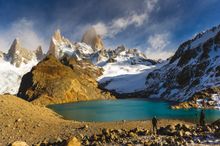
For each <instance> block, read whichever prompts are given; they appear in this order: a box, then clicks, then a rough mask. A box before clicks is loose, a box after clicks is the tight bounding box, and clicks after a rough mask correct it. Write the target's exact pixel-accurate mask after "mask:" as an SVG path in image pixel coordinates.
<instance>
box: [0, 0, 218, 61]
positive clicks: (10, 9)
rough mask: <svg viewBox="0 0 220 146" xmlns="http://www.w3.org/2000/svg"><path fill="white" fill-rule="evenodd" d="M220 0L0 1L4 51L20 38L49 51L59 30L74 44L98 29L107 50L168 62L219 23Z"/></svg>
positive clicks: (0, 47) (0, 38) (25, 43)
mask: <svg viewBox="0 0 220 146" xmlns="http://www.w3.org/2000/svg"><path fill="white" fill-rule="evenodd" d="M219 8H220V7H219V1H218V0H0V50H3V51H6V50H8V48H9V46H10V44H11V42H12V41H13V39H14V38H15V37H19V38H20V40H21V43H22V45H23V46H24V47H26V48H30V49H35V48H37V46H38V45H42V46H43V48H44V50H45V51H47V49H48V45H49V42H50V38H51V35H52V34H53V32H54V31H55V30H56V29H57V28H59V29H60V30H61V32H62V34H63V35H64V36H65V37H66V38H69V39H70V40H71V41H80V40H81V37H82V34H83V32H84V31H85V30H86V29H87V28H88V27H91V26H94V27H95V28H96V30H97V32H98V33H99V34H100V35H101V36H102V37H103V40H104V43H105V46H106V47H107V48H115V47H116V46H118V45H121V44H123V45H125V46H126V47H128V48H138V49H140V50H141V51H143V52H144V53H146V55H147V56H148V57H149V58H166V57H169V56H170V55H172V53H174V52H175V50H176V49H177V47H178V45H179V44H180V43H181V42H183V41H185V40H187V39H189V38H191V37H192V36H194V35H195V34H196V33H198V32H201V31H203V30H206V29H208V28H211V27H213V26H216V25H218V24H220V19H219V18H220V9H219Z"/></svg>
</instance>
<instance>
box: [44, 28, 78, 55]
mask: <svg viewBox="0 0 220 146" xmlns="http://www.w3.org/2000/svg"><path fill="white" fill-rule="evenodd" d="M65 48H71V49H72V43H71V42H70V41H69V40H68V39H66V38H64V37H63V36H61V32H60V30H59V29H58V30H56V31H55V32H54V35H53V36H52V39H51V41H50V47H49V50H48V52H47V55H50V54H51V55H54V56H55V57H56V58H61V57H62V56H63V55H64V53H63V52H62V49H65ZM72 51H74V50H73V49H72Z"/></svg>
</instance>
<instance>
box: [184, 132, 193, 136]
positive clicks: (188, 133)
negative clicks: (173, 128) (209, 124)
mask: <svg viewBox="0 0 220 146" xmlns="http://www.w3.org/2000/svg"><path fill="white" fill-rule="evenodd" d="M191 135H192V133H190V132H189V131H186V132H185V133H184V136H187V137H190V136H191Z"/></svg>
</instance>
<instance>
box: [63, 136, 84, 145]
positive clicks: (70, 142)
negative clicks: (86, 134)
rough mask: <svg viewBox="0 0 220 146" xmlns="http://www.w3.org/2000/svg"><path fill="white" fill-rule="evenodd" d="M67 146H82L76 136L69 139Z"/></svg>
mask: <svg viewBox="0 0 220 146" xmlns="http://www.w3.org/2000/svg"><path fill="white" fill-rule="evenodd" d="M66 146H81V143H80V142H79V140H78V139H77V138H76V137H73V138H71V139H69V140H68V142H67V145H66Z"/></svg>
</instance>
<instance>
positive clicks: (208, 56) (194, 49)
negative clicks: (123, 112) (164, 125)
mask: <svg viewBox="0 0 220 146" xmlns="http://www.w3.org/2000/svg"><path fill="white" fill-rule="evenodd" d="M219 61H220V26H217V27H214V28H212V29H210V30H207V31H206V32H203V33H200V34H198V35H197V36H196V37H195V38H193V39H191V40H188V41H186V42H184V43H183V44H182V45H180V47H179V48H178V50H177V51H176V53H175V54H174V56H173V57H172V58H171V59H170V61H169V63H168V64H166V65H165V66H163V67H161V68H160V69H158V70H155V71H153V72H151V73H150V74H149V75H148V76H147V80H146V91H147V94H148V95H149V97H152V98H164V99H167V100H174V101H186V100H188V99H192V98H194V97H196V96H197V95H198V94H199V93H200V92H203V91H210V90H209V89H214V88H215V90H211V91H213V92H209V94H207V95H205V96H197V97H196V98H198V97H199V98H200V97H201V98H202V97H211V96H212V94H215V93H220V92H219V88H220V73H219V72H220V71H219V70H220V63H219ZM216 89H218V90H216ZM206 93H208V92H206Z"/></svg>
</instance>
